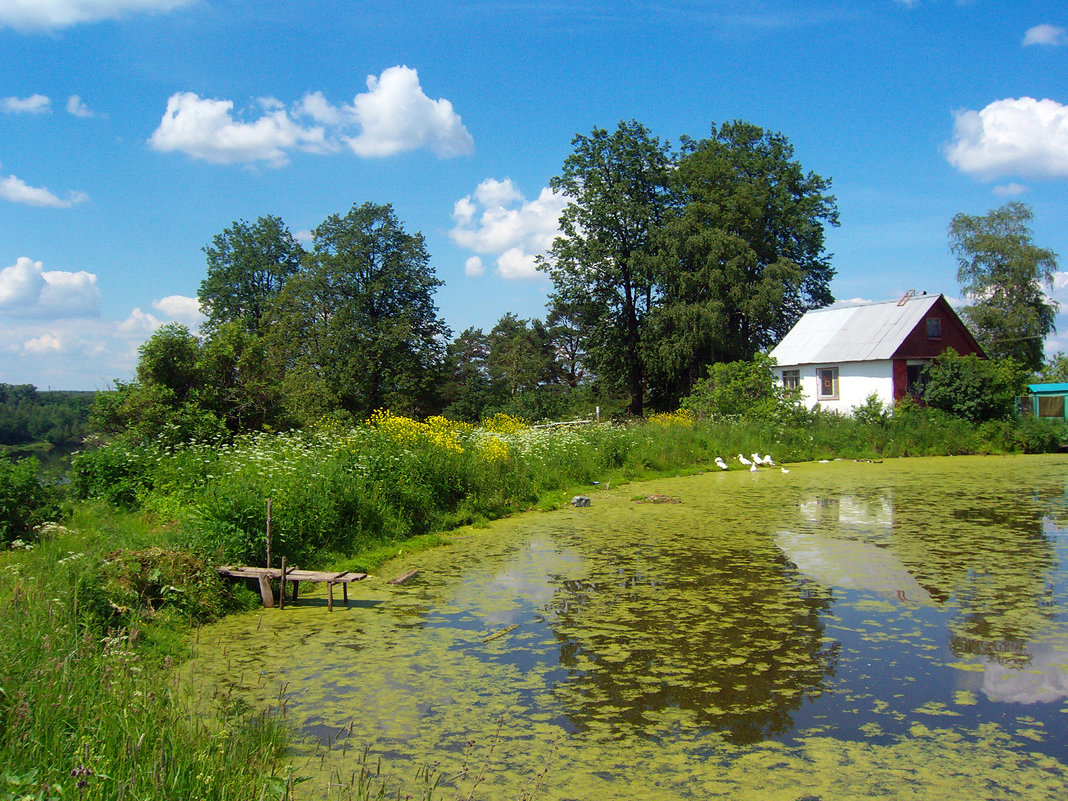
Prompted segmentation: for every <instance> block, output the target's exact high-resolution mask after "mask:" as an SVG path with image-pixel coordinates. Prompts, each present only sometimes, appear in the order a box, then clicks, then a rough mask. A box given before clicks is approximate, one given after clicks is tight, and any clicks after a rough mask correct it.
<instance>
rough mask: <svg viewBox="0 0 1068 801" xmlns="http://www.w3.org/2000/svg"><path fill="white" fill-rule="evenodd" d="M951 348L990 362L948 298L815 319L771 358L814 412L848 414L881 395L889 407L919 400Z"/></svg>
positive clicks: (803, 322) (914, 299)
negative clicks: (924, 376)
mask: <svg viewBox="0 0 1068 801" xmlns="http://www.w3.org/2000/svg"><path fill="white" fill-rule="evenodd" d="M947 348H953V349H954V350H955V351H957V353H959V354H961V355H967V354H971V353H975V354H978V355H980V356H984V354H983V350H982V348H980V347H979V343H978V342H976V341H975V338H974V337H973V336H972V335H971V334H970V333H969V332H968V329H967V328H965V326H964V323H962V322H961V320H960V318H959V317H958V316H957V314H956V312H954V311H953V309H952V308H951V307H950V305H949V303H948V302H946V299H945V298H944V297H943V296H942V295H928V294H926V293H924V294H922V295H917V294H916V293H915V292H909V293H908V294H906V295H905V296H904V297H903V298H901V300H898V301H888V302H886V303H868V304H864V305H859V306H845V307H838V308H828V309H817V310H816V311H810V312H807V313H806V314H805V315H804V316H803V317H802V318H801V319H800V320H798V321H797V325H795V326H794V327H793V328H792V329H790V332H789V333H788V334H787V335H786V336H785V337H783V339H782V341H781V342H780V343H779V344H778V345H776V346H775V348H774V349H773V350H772V351H771V356H772V358H774V359H775V361H776V363H777V366H776V367H775V373H776V375H777V377H778V378H779V380H780V381H782V383H783V384H784V385H785V386H787V387H800V388H801V393H802V396H803V398H804V402H805V404H806V405H807V406H812V405H814V404H816V403H819V404H820V406H821V407H822V408H824V409H830V410H832V411H836V412H841V413H843V414H848V413H849V412H850V411H852V409H853V408H854V407H855V406H860V405H861V404H863V403H864V402H865V401H866V400H867V399H868V397H869V396H870V395H872V394H873V393H874V394H875V395H877V396H878V397H879V399H880V400H881V401H882V402H883V403H884V404H893V403H894V402H895V401H898V400H900V399H901V398H903V397H905V395H907V394H915V393H916V391H917V390H918V387H919V381H920V372H921V370H922V369H923V366H924V365H925V364H927V362H929V361H930V360H931V359H933V358H934V357H936V356H938V355H940V354H941V353H942V352H943V351H945V350H946V349H947Z"/></svg>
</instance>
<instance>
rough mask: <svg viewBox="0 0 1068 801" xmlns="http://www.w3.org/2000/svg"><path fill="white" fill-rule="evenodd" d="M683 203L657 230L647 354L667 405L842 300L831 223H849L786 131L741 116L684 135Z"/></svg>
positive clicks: (678, 175) (656, 390)
mask: <svg viewBox="0 0 1068 801" xmlns="http://www.w3.org/2000/svg"><path fill="white" fill-rule="evenodd" d="M676 167H677V169H676V170H675V172H674V174H673V175H674V178H675V181H676V191H677V194H678V197H679V206H680V208H679V209H678V210H677V211H676V212H675V213H674V214H672V215H670V216H669V218H668V221H667V223H666V224H665V226H664V227H663V229H662V230H661V231H660V232H659V233H658V236H659V253H658V260H657V273H656V285H657V290H658V295H659V299H658V301H657V303H656V306H655V308H654V309H653V311H652V313H651V314H650V325H649V333H648V336H647V338H646V353H647V358H648V360H649V365H650V375H651V384H652V391H653V394H654V396H656V398H657V403H658V405H659V406H661V407H662V408H671V407H673V405H674V404H676V403H677V402H678V400H679V398H680V397H681V396H682V395H685V394H687V393H688V392H689V391H690V390H691V388H692V387H693V386H694V384H695V382H696V381H697V379H698V378H699V377H700V375H701V373H702V372H703V370H704V367H705V366H706V365H708V364H712V363H714V362H719V361H725V362H730V361H738V360H744V359H749V358H751V357H752V356H753V354H755V353H756V352H758V351H760V350H762V349H765V348H767V347H769V346H770V345H773V344H774V343H775V342H777V341H778V340H780V339H781V338H782V337H783V336H784V335H785V334H786V332H787V331H789V330H790V328H791V327H792V326H793V324H794V323H795V322H797V320H798V318H799V317H800V316H801V315H802V314H803V313H804V312H805V311H807V310H809V309H814V308H818V307H820V306H824V305H826V304H828V303H830V302H831V300H832V297H831V294H830V289H829V287H830V281H831V279H832V278H833V277H834V270H833V269H832V268H831V266H830V257H829V256H828V255H827V254H826V253H825V252H824V237H823V230H824V229H823V226H824V224H828V225H837V224H838V210H837V206H836V204H835V199H834V197H833V196H832V195H829V194H827V190H828V189H829V187H830V181H828V180H825V179H823V178H820V177H819V176H818V175H815V174H814V173H808V174H805V172H804V171H803V169H802V167H801V165H800V164H799V163H798V162H796V161H794V160H793V147H792V145H790V143H789V141H787V139H786V137H785V136H783V135H782V134H779V133H771V132H766V131H764V130H763V129H761V128H759V127H757V126H755V125H752V124H750V123H746V122H742V121H735V122H730V123H725V124H723V125H722V126H720V127H718V128H717V127H716V126H714V125H713V126H712V134H711V136H710V137H709V138H708V139H704V140H701V141H696V142H695V141H692V140H684V141H683V149H682V154H681V155H680V156H679V158H678V159H677V161H676Z"/></svg>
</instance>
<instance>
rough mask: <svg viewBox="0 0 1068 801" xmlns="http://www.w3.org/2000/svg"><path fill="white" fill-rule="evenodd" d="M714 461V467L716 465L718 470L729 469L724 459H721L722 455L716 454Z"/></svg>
mask: <svg viewBox="0 0 1068 801" xmlns="http://www.w3.org/2000/svg"><path fill="white" fill-rule="evenodd" d="M715 461H716V467H718V468H719V469H720V470H729V469H730V468H729V467H727V463H726V462H725V461H723V458H722V457H720V456H717V457H716V460H715Z"/></svg>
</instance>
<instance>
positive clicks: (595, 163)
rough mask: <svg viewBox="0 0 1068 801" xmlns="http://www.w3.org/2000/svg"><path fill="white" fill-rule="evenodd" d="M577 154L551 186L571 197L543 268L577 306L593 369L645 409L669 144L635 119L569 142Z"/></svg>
mask: <svg viewBox="0 0 1068 801" xmlns="http://www.w3.org/2000/svg"><path fill="white" fill-rule="evenodd" d="M572 145H574V152H573V153H572V154H571V155H570V156H568V157H567V159H566V160H565V161H564V167H563V171H562V173H561V174H560V175H559V176H557V177H555V178H553V179H552V180H551V181H550V186H551V187H552V188H553V189H554V190H555V191H557V192H562V193H563V194H565V195H566V196H567V197H568V199H569V201H570V202H569V203H568V205H567V207H566V208H565V209H564V212H563V214H562V215H561V217H560V231H561V235H560V236H559V237H557V239H556V240H555V241H554V242H553V245H552V247H551V248H550V250H549V256H548V258H547V259H544V260H542V262H541V264H540V267H539V268H540V269H542V270H545V271H547V272H548V273H549V275H550V276H551V278H552V280H553V284H554V287H555V295H556V297H557V298H558V299H559V300H560V301H561V302H563V303H565V304H568V305H570V306H571V307H572V308H574V309H575V310H576V315H577V318H578V320H579V322H580V323H581V325H582V328H583V330H584V332H585V338H586V343H587V347H586V350H587V353H588V360H589V363H590V366H591V367H592V369H593V371H594V372H595V373H596V374H597V376H598V378H599V379H600V380H602V381H604V382H606V383H608V384H610V385H613V386H617V387H620V388H622V389H624V390H625V391H626V392H628V393H629V395H630V412H631V414H634V415H640V414H641V413H642V408H643V403H644V396H645V380H646V369H645V364H644V360H643V357H642V352H641V351H642V331H643V328H644V325H645V318H646V315H647V314H648V313H649V310H650V308H651V307H652V305H653V301H654V286H653V276H652V259H653V244H654V235H655V232H656V231H657V229H658V228H659V226H660V225H661V223H662V222H663V220H664V217H665V215H666V214H667V211H668V208H669V206H670V204H671V196H670V192H669V183H670V172H671V163H670V159H669V157H668V150H667V145H666V144H663V143H661V142H660V141H659V140H658V139H657V138H656V137H654V136H652V135H651V134H650V133H649V131H648V130H647V129H646V128H645V126H643V125H641V124H640V123H637V122H620V123H619V126H618V127H617V128H616V130H615V131H614V132H612V133H609V132H608V131H607V130H604V129H602V128H594V129H593V131H592V132H591V133H590V135H589V136H584V135H581V134H580V135H577V136H576V137H575V138H574V139H572Z"/></svg>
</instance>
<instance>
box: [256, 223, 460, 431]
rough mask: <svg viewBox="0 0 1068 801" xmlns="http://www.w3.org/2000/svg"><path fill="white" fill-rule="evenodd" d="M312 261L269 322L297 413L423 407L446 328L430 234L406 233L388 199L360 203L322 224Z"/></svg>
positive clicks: (357, 412)
mask: <svg viewBox="0 0 1068 801" xmlns="http://www.w3.org/2000/svg"><path fill="white" fill-rule="evenodd" d="M306 264H307V268H306V269H305V270H304V271H303V272H301V273H300V274H299V275H296V276H294V277H292V278H291V279H290V280H289V281H288V282H287V284H286V287H285V290H284V291H283V293H282V295H281V296H280V297H279V301H278V303H277V304H276V311H275V314H274V317H273V322H272V326H271V329H272V330H271V338H272V343H273V349H274V351H275V353H276V354H278V355H279V356H280V357H281V359H282V361H283V364H284V368H285V369H286V382H287V394H288V395H289V397H290V398H291V399H292V400H293V402H294V405H295V407H296V411H297V412H298V416H299V417H301V418H303V419H306V420H307V419H309V418H314V417H315V416H316V415H318V414H322V413H326V412H331V411H335V410H338V409H341V410H345V411H347V412H349V413H351V414H352V415H354V416H356V417H365V416H367V415H369V414H370V413H371V412H372V411H374V410H375V409H376V408H379V407H387V406H388V407H390V408H393V409H397V410H401V411H407V412H419V411H422V410H424V409H425V406H426V405H427V403H428V399H427V394H428V393H429V392H430V390H431V387H432V384H433V380H434V377H435V376H436V375H438V374H439V372H440V366H441V361H442V358H443V356H444V350H445V339H444V338H445V337H446V336H448V328H447V327H446V325H445V323H444V322H443V321H442V320H441V319H440V318H439V317H438V310H437V307H436V306H435V305H434V291H435V290H436V289H437V287H439V286H440V285H441V283H442V282H441V281H439V280H438V279H437V278H436V277H435V276H434V271H433V268H431V266H430V257H429V255H428V253H427V250H426V246H425V243H424V241H423V236H422V234H419V233H416V234H409V233H406V232H405V231H404V227H403V226H402V225H401V223H400V221H399V220H398V219H397V216H396V214H395V213H394V211H393V208H392V206H390V205H388V204H386V205H377V204H373V203H364V204H363V205H359V206H357V205H354V206H353V207H352V208H351V209H350V210H349V212H348V213H347V214H345V215H339V214H334V215H332V216H331V217H329V218H327V219H326V220H324V221H323V223H322V224H320V225H319V226H318V227H317V228H316V229H315V231H314V232H313V249H312V251H311V253H310V254H309V255H308V258H307V260H306Z"/></svg>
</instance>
